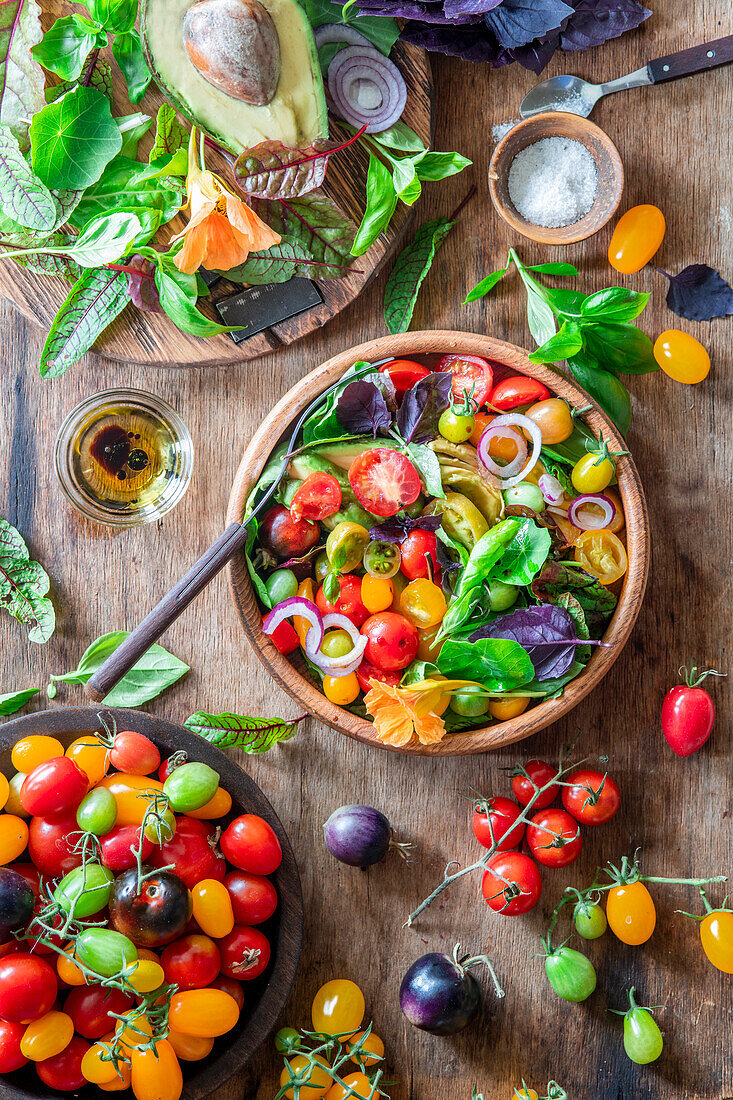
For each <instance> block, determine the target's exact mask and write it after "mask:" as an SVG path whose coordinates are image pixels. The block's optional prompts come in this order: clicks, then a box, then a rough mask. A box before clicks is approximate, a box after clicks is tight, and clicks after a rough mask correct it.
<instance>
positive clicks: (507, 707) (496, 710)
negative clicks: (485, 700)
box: [489, 695, 532, 722]
mask: <svg viewBox="0 0 733 1100" xmlns="http://www.w3.org/2000/svg"><path fill="white" fill-rule="evenodd" d="M531 701H532V700H531V699H530V697H529V695H522V696H517V697H516V698H515V699H492V700H491V702H490V703H489V714H490V715H491V717H492V718H497V719H498V720H499V721H500V722H506V721H507V719H509V718H517V717H518V716H519V715H520V714H523V713H524V711H525V710H526V709H527V707H528V706H529V704H530V703H531Z"/></svg>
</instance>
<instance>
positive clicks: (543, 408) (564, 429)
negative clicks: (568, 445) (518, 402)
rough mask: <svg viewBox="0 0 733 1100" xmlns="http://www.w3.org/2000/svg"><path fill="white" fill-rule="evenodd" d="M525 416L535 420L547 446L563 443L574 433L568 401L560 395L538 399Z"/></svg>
mask: <svg viewBox="0 0 733 1100" xmlns="http://www.w3.org/2000/svg"><path fill="white" fill-rule="evenodd" d="M524 415H525V416H528V417H529V419H530V420H534V422H535V424H536V425H537V427H538V428H539V429H540V432H541V433H542V442H543V443H544V444H545V445H546V446H551V445H552V444H553V443H562V442H564V440H566V439H567V438H568V437H569V436H571V435H572V434H573V427H574V424H573V418H572V415H571V413H570V406H569V405H568V403H567V401H563V400H562V398H560V397H548V398H547V400H546V401H537V402H535V404H534V405H531V406H530V407H529V408H528V409H527V411H526V413H525V414H524Z"/></svg>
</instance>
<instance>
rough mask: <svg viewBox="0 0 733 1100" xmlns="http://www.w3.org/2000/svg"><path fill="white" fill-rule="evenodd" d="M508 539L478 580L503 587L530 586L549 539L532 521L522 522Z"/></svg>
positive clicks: (541, 563)
mask: <svg viewBox="0 0 733 1100" xmlns="http://www.w3.org/2000/svg"><path fill="white" fill-rule="evenodd" d="M519 524H520V526H519V527H518V528H517V530H516V531H515V533H514V535H513V536H512V538H511V540H510V541H509V542H508V543H507V544H506V546H504V547H503V548H502V551H501V554H500V556H499V558H498V559H497V561H496V562H495V564H494V565H493V566H492V567H491V568H490V570H489V571H488V572H487V573H486V574H485V575H484V577H483V578H482V579H483V581H484V582H486V581H487V580H489V579H491V580H500V581H503V582H504V583H505V584H516V585H525V584H531V582H532V580H533V579H534V577H535V576H536V575H537V574H538V573H539V571H540V570H541V569H542V566H543V565H544V564H545V562H546V561H547V556H548V554H549V553H550V548H551V546H552V538H551V536H550V532H549V531H548V530H547V528H546V527H538V526H537V524H536V523H535V522H534V520H531V519H523V520H520V521H519Z"/></svg>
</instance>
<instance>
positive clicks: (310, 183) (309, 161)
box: [234, 127, 366, 199]
mask: <svg viewBox="0 0 733 1100" xmlns="http://www.w3.org/2000/svg"><path fill="white" fill-rule="evenodd" d="M364 129H366V127H362V129H361V130H360V131H359V132H358V133H357V134H355V135H354V136H353V137H351V138H349V139H348V140H347V141H342V142H335V141H319V142H316V143H315V144H313V145H307V146H305V147H304V148H302V149H293V148H290V147H289V146H287V145H283V143H282V142H281V141H261V142H260V143H259V145H255V146H254V147H253V148H252V149H247V150H246V151H245V152H244V153H242V155H241V156H240V157H239V158H238V160H237V162H236V164H235V166H234V174H235V176H236V178H237V183H238V184H239V186H240V187H241V189H242V190H243V191H245V192H246V193H247V194H248V195H255V196H257V197H259V198H262V199H294V198H297V197H298V196H299V195H307V194H308V193H309V192H310V191H315V189H316V187H320V186H321V184H322V183H323V181H324V179H325V178H326V169H327V168H328V158H329V157H330V156H331V155H332V154H333V153H338V152H340V151H341V150H342V149H347V148H348V147H349V145H352V144H353V143H354V142H355V141H356V139H357V138H358V137H361V135H362V134H363V132H364Z"/></svg>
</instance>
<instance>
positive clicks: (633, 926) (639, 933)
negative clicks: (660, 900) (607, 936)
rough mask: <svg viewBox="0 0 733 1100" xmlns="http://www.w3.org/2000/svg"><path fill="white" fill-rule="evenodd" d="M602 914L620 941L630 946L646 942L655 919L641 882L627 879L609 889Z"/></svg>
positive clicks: (650, 898) (655, 921)
mask: <svg viewBox="0 0 733 1100" xmlns="http://www.w3.org/2000/svg"><path fill="white" fill-rule="evenodd" d="M606 916H607V917H608V924H609V927H610V929H611V931H612V932H613V933H614V934H615V935H616V936H617V937H618V939H620V940H621V942H622V943H628V944H630V945H631V946H633V947H638V945H639V944H641V943H646V941H647V940H648V939H649V937H650V936H651V934H652V932H653V931H654V926H655V925H656V923H657V913H656V910H655V908H654V901H653V899H652V896H651V894H650V893H649V891H648V890H647V888H646V886H645V885H644V883H643V882H629V883H626V884H621V885H619V886H614V887H613V888H612V889H611V890H609V891H608V898H607V899H606Z"/></svg>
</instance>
